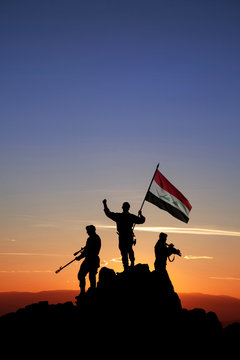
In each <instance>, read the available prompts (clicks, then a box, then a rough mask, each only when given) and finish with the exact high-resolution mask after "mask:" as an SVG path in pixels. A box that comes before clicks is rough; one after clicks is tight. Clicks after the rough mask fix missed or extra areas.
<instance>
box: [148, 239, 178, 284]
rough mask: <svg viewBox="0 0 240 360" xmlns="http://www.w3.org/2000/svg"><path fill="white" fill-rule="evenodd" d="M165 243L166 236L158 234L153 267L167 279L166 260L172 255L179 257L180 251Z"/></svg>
mask: <svg viewBox="0 0 240 360" xmlns="http://www.w3.org/2000/svg"><path fill="white" fill-rule="evenodd" d="M166 241H167V234H165V233H162V232H161V233H160V234H159V240H158V241H157V243H156V245H155V247H154V250H155V256H156V260H155V262H154V267H155V270H156V271H158V272H161V274H162V275H163V276H167V277H168V273H167V270H166V266H167V259H169V257H170V256H171V255H173V254H176V255H178V256H181V252H180V250H178V249H175V247H174V245H173V244H170V245H169V244H167V243H166ZM170 261H173V260H170Z"/></svg>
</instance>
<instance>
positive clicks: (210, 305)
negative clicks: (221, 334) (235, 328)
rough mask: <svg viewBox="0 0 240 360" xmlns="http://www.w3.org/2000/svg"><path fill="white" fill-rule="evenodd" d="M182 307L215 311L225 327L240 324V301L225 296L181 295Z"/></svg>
mask: <svg viewBox="0 0 240 360" xmlns="http://www.w3.org/2000/svg"><path fill="white" fill-rule="evenodd" d="M178 295H179V297H180V299H181V303H182V306H183V307H184V308H186V309H193V308H203V309H205V310H206V311H214V312H215V313H216V314H217V316H218V318H219V320H220V321H221V323H222V325H223V327H225V326H226V325H229V324H232V323H233V322H240V299H236V298H234V297H231V296H224V295H207V294H200V293H179V294H178Z"/></svg>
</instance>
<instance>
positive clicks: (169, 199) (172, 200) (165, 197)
mask: <svg viewBox="0 0 240 360" xmlns="http://www.w3.org/2000/svg"><path fill="white" fill-rule="evenodd" d="M149 191H150V192H151V193H152V194H153V195H155V196H157V197H158V198H159V199H161V200H162V201H165V202H166V203H168V204H170V205H171V206H173V207H175V208H176V209H178V210H180V211H182V212H183V213H184V214H185V215H186V216H187V217H189V210H188V209H187V207H186V206H185V205H184V204H183V203H182V202H181V201H180V200H179V199H177V198H176V197H175V196H173V195H172V194H170V193H168V192H167V191H166V190H164V189H162V188H161V187H160V186H159V185H158V184H157V183H156V182H155V181H153V183H152V185H151V187H150V189H149Z"/></svg>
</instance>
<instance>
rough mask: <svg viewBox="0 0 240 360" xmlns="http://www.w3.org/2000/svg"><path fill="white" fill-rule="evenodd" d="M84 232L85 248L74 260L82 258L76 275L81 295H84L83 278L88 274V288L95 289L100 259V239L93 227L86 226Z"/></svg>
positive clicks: (84, 282)
mask: <svg viewBox="0 0 240 360" xmlns="http://www.w3.org/2000/svg"><path fill="white" fill-rule="evenodd" d="M86 231H87V234H88V235H89V237H88V239H87V242H86V246H85V248H84V249H83V251H82V253H81V255H80V256H78V257H76V260H81V259H83V258H84V261H83V262H82V264H81V266H80V270H79V273H78V279H79V285H80V289H81V294H84V293H85V284H86V281H85V277H86V275H87V273H89V281H90V288H92V289H94V288H95V287H96V275H97V271H98V268H99V266H100V259H99V256H98V254H99V252H100V249H101V239H100V237H99V236H98V235H97V234H96V228H95V226H93V225H89V226H87V227H86Z"/></svg>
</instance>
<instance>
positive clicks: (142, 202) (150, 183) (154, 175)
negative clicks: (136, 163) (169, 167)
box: [139, 163, 159, 211]
mask: <svg viewBox="0 0 240 360" xmlns="http://www.w3.org/2000/svg"><path fill="white" fill-rule="evenodd" d="M158 168H159V163H158V164H157V167H156V170H155V172H154V174H153V177H152V180H151V182H150V185H149V187H148V189H147V192H146V195H145V197H144V199H143V202H142V205H141V207H140V210H139V211H142V208H143V205H144V203H145V201H146V196H147V193H148V191H149V189H150V187H151V185H152V183H153V180H154V178H155V175H156V172H157V171H158Z"/></svg>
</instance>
